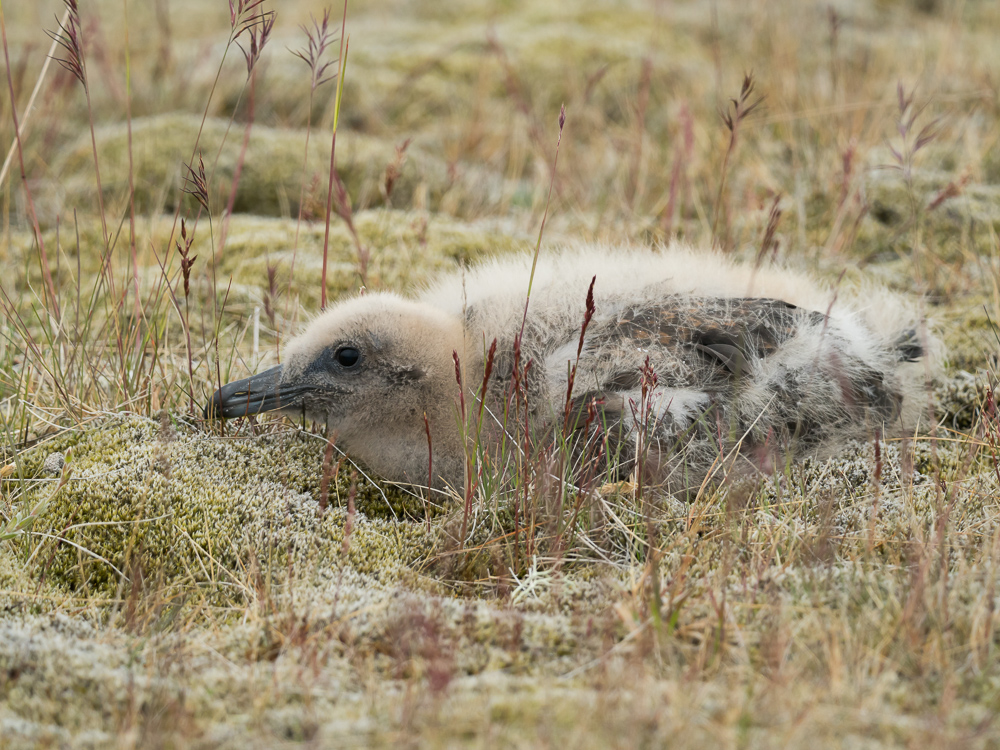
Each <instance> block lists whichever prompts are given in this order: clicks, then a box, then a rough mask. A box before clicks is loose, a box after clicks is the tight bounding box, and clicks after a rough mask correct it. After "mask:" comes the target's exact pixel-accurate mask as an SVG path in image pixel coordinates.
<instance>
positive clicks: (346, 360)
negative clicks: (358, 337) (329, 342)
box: [334, 346, 361, 367]
mask: <svg viewBox="0 0 1000 750" xmlns="http://www.w3.org/2000/svg"><path fill="white" fill-rule="evenodd" d="M334 356H335V357H336V359H337V364H339V365H341V366H342V367H354V366H355V365H356V364H357V363H358V362H360V361H361V352H360V351H358V350H357V349H355V348H354V347H353V346H342V347H340V348H339V349H338V350H337V353H336V354H335V355H334Z"/></svg>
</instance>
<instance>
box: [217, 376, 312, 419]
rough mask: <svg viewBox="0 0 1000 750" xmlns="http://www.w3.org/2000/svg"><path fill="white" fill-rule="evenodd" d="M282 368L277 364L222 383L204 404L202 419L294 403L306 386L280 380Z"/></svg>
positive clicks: (294, 404) (272, 409) (280, 407)
mask: <svg viewBox="0 0 1000 750" xmlns="http://www.w3.org/2000/svg"><path fill="white" fill-rule="evenodd" d="M282 369H283V368H282V365H278V366H277V367H272V368H271V369H270V370H265V371H264V372H262V373H259V374H257V375H251V376H250V377H249V378H244V379H243V380H237V381H234V382H232V383H229V384H228V385H224V386H222V388H220V389H219V390H217V391H216V392H215V395H214V396H212V399H211V400H210V401H209V402H208V404H206V405H205V409H204V412H203V414H204V416H205V419H217V418H219V417H223V418H225V419H232V418H234V417H246V416H249V415H251V414H260V413H261V412H264V411H274V410H275V409H287V408H289V407H291V406H297V405H298V404H300V403H301V400H302V395H303V394H304V393H305V391H307V390H308V388H307V387H304V386H302V385H295V384H293V383H286V384H283V383H282V382H281V372H282Z"/></svg>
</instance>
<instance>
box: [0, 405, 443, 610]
mask: <svg viewBox="0 0 1000 750" xmlns="http://www.w3.org/2000/svg"><path fill="white" fill-rule="evenodd" d="M70 450H71V451H72V452H71V459H70V466H71V467H72V478H71V480H70V481H69V482H68V483H67V484H66V486H65V487H63V488H62V489H60V490H59V491H58V492H56V493H55V495H54V496H53V498H52V500H51V501H50V503H49V505H48V506H47V508H46V509H45V512H44V515H43V516H42V518H41V519H40V520H39V522H38V523H37V524H36V527H35V530H36V531H42V530H44V531H45V532H46V533H49V534H52V535H54V536H58V537H59V538H60V539H62V540H66V541H67V542H70V543H72V544H67V543H61V542H59V543H52V544H49V545H48V546H47V547H46V548H44V549H43V550H42V551H41V552H40V553H39V554H38V555H37V556H36V557H37V560H38V571H37V572H38V573H39V574H40V575H43V576H44V577H46V578H48V579H51V580H52V581H54V582H56V583H59V584H61V585H63V586H66V587H68V588H69V589H71V590H82V591H87V592H97V593H103V594H105V595H107V594H113V593H115V592H116V590H117V587H118V586H119V583H120V578H119V575H118V574H117V573H116V572H115V569H116V568H117V570H118V571H121V572H123V573H125V574H126V575H129V576H130V577H134V576H132V575H131V568H130V566H133V567H135V569H136V570H140V571H142V572H143V574H144V575H145V576H146V577H150V576H155V575H158V576H161V577H162V580H163V581H164V582H165V583H171V582H175V581H178V580H180V579H186V580H188V581H189V582H211V583H214V584H219V585H220V586H222V587H225V586H232V585H233V584H234V583H236V584H239V583H240V582H243V581H244V580H245V579H246V577H247V573H246V571H247V569H248V567H250V566H252V565H253V564H255V562H256V563H259V561H261V560H263V561H264V562H265V563H266V564H267V565H270V566H272V567H273V568H275V569H281V568H282V567H284V566H286V565H289V564H291V563H292V561H296V562H302V561H305V560H309V561H311V562H313V563H315V564H325V565H339V564H340V556H341V546H342V541H343V529H344V523H345V520H346V510H345V507H344V506H345V505H346V501H347V497H348V494H349V493H351V492H354V494H355V504H356V507H357V518H356V519H355V523H354V529H353V531H352V536H351V541H350V554H349V561H350V564H352V565H353V566H355V567H356V568H357V569H358V570H359V571H362V572H372V571H380V572H383V573H387V574H390V575H391V574H392V573H393V571H394V570H395V569H396V568H398V567H399V566H400V565H403V564H406V563H408V562H412V561H414V560H416V559H419V558H420V557H421V555H425V554H426V552H427V545H428V540H427V538H426V532H425V531H424V528H425V527H424V526H423V525H422V524H420V523H410V522H408V521H406V520H402V519H405V518H407V517H420V516H422V514H423V504H422V502H421V501H420V499H419V498H416V497H414V496H412V495H410V494H408V493H404V492H402V491H401V490H398V489H394V488H391V487H386V488H382V487H379V486H377V485H375V484H373V483H371V482H370V481H368V480H367V479H366V478H365V477H364V476H363V475H362V474H358V475H357V479H356V480H355V478H354V474H353V472H351V471H350V470H349V466H348V468H344V469H342V470H341V471H340V472H339V473H338V474H337V476H336V479H335V481H334V482H332V483H331V486H330V489H329V503H330V507H329V509H328V510H327V512H326V513H325V514H324V513H322V512H321V510H320V505H319V502H318V500H319V497H320V483H321V478H322V468H321V467H322V463H323V453H324V450H325V445H324V441H322V440H317V439H316V438H314V437H311V436H308V435H305V434H303V433H299V432H287V433H281V434H267V435H262V436H260V437H258V438H254V439H227V438H209V437H206V436H204V435H199V434H196V433H190V432H187V433H186V434H180V435H178V434H174V433H173V431H172V430H165V429H163V428H162V427H161V426H160V425H158V424H157V423H156V422H154V421H152V420H149V419H144V418H140V417H135V416H127V415H122V416H119V417H115V418H111V419H108V420H105V421H104V422H103V423H102V424H101V425H99V426H97V427H95V428H93V429H89V430H87V431H86V432H85V433H80V432H76V431H73V432H68V433H65V434H64V435H61V436H59V437H56V438H55V439H52V440H49V441H47V442H46V443H45V444H44V446H41V447H39V448H36V449H34V450H30V451H28V452H26V453H25V454H24V461H23V466H24V469H25V472H26V474H27V475H28V476H31V477H35V476H38V475H39V474H40V473H41V465H42V463H43V462H44V460H45V458H46V457H47V456H48V455H50V454H51V453H53V452H56V451H59V452H65V451H70ZM354 481H356V482H357V485H356V487H354V488H353V489H352V485H353V483H354ZM8 484H10V485H12V486H13V485H15V484H16V482H15V481H14V480H11V481H10V482H8ZM37 484H39V485H40V486H38V487H37V489H34V490H32V491H31V492H29V493H28V494H27V495H26V496H24V497H22V498H20V502H21V503H22V504H25V505H26V506H27V507H31V506H33V505H34V503H35V502H37V500H38V499H39V498H40V497H42V496H43V495H45V494H46V493H51V492H52V487H53V486H54V484H55V480H54V479H52V480H47V481H46V480H40V481H39V482H37ZM72 545H76V546H72ZM112 566H114V567H112Z"/></svg>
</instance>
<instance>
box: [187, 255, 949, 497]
mask: <svg viewBox="0 0 1000 750" xmlns="http://www.w3.org/2000/svg"><path fill="white" fill-rule="evenodd" d="M530 266H531V258H530V257H523V256H518V257H508V258H503V259H498V260H495V261H492V262H489V263H487V264H484V265H482V266H479V267H477V268H474V269H472V270H471V271H468V272H466V273H456V274H454V275H452V276H449V277H446V278H444V279H442V280H441V281H440V282H439V283H438V284H436V285H434V286H433V287H431V288H429V289H428V290H426V291H425V292H424V293H423V294H422V295H421V296H420V297H419V298H418V299H415V300H408V299H404V298H402V297H399V296H397V295H394V294H382V293H379V294H371V293H369V294H367V295H365V296H363V297H357V298H354V299H351V300H347V301H345V302H342V303H340V304H338V305H336V306H335V307H333V308H332V309H330V310H329V311H327V312H326V313H324V314H323V315H321V316H319V317H318V318H317V319H316V320H314V321H313V322H312V323H311V324H310V325H309V326H308V327H307V328H306V330H305V331H304V332H303V333H302V334H301V335H300V336H299V337H297V338H296V339H295V340H293V341H292V342H291V343H290V344H289V345H288V347H287V349H286V353H285V362H284V365H282V366H280V367H278V368H274V369H272V370H270V371H268V372H266V373H262V374H261V375H258V376H254V377H251V378H248V379H246V380H244V381H239V382H237V383H232V384H230V385H228V386H226V387H224V388H223V389H221V390H220V391H219V392H218V393H216V394H215V396H214V397H213V400H212V402H211V403H210V404H209V406H208V407H206V416H209V415H211V414H215V415H221V416H225V417H234V416H241V415H245V414H253V413H257V412H261V411H267V410H271V409H283V410H285V411H286V412H289V413H295V414H302V413H304V414H305V415H306V416H307V417H308V418H311V419H313V420H315V421H317V422H319V423H321V424H325V425H326V426H327V428H328V429H329V430H330V431H331V433H333V434H336V436H337V440H338V443H339V444H340V445H341V446H342V447H343V448H344V449H345V450H346V451H347V452H348V453H349V454H351V455H353V456H354V457H356V458H358V459H360V460H362V461H363V462H365V463H366V464H368V465H369V466H370V467H371V468H372V469H374V470H375V471H376V472H378V473H379V474H381V475H382V476H384V477H385V478H387V479H391V480H398V481H404V482H409V483H412V484H426V483H427V481H428V465H429V462H428V458H429V456H428V441H427V435H426V427H427V426H429V427H430V432H431V437H432V441H431V442H432V445H433V455H432V456H431V457H430V458H431V466H432V467H433V472H432V482H433V484H434V485H435V486H438V487H444V486H451V487H453V488H457V489H461V487H462V485H463V482H464V479H465V475H464V466H465V455H466V454H465V442H464V441H465V440H466V439H467V438H466V437H465V436H467V435H469V434H477V433H479V434H480V435H481V438H480V439H481V441H482V442H483V443H485V444H486V446H487V452H490V450H491V446H492V448H493V449H495V447H496V446H497V445H499V444H500V442H501V441H503V440H505V439H506V440H510V439H511V438H515V439H516V443H515V444H516V446H517V448H518V449H520V448H522V447H523V444H524V441H522V440H521V439H520V437H521V436H522V432H523V430H522V427H523V425H524V424H525V417H524V413H525V412H524V409H525V408H527V425H528V430H529V431H530V433H531V435H532V438H533V441H534V444H535V445H539V444H544V443H545V441H546V440H550V439H551V437H552V436H553V435H554V434H562V433H565V436H568V437H569V443H570V444H572V445H573V446H574V449H575V452H576V458H577V460H585V459H589V460H591V461H592V465H593V466H599V467H600V470H601V471H605V472H610V473H617V474H618V475H619V476H621V477H622V478H624V477H626V476H627V475H628V474H629V473H630V472H632V471H633V470H634V468H635V464H636V458H637V455H641V456H642V462H643V466H644V469H645V471H646V473H647V474H648V475H649V477H648V479H649V480H650V481H656V482H660V483H662V484H663V485H664V486H666V487H667V488H668V489H671V490H674V491H685V490H690V489H692V488H697V487H699V486H700V485H701V484H702V482H703V481H704V479H705V478H706V476H708V475H709V474H710V473H714V472H719V469H720V467H725V471H730V470H731V469H735V470H736V471H743V470H745V469H747V468H749V467H756V468H758V469H769V468H771V467H773V466H774V465H775V463H776V462H775V459H776V458H779V457H780V458H781V459H784V458H786V457H789V456H791V457H801V456H807V455H822V454H827V453H830V452H832V451H834V450H836V448H837V447H838V446H839V445H840V444H842V443H843V441H845V440H847V439H850V438H854V437H861V436H864V435H866V434H869V433H871V432H872V431H874V430H879V431H880V432H882V433H901V432H906V431H909V430H912V429H913V428H914V426H915V425H916V423H917V422H918V419H919V415H920V410H921V404H922V399H921V398H920V397H919V394H920V392H921V389H922V388H923V384H924V383H925V381H926V379H927V377H928V376H929V373H932V372H933V366H934V365H933V359H934V357H933V355H934V351H935V349H936V345H935V343H934V340H933V338H932V337H930V336H929V335H928V333H927V331H926V328H925V326H924V325H923V324H922V321H921V318H920V316H919V315H917V314H916V313H915V312H914V311H913V309H911V308H910V307H909V306H908V305H907V304H906V303H905V302H903V301H902V300H901V299H900V298H898V297H896V296H894V295H892V294H890V293H888V292H887V291H885V290H884V289H881V288H868V289H864V290H861V291H859V292H854V293H849V292H847V291H845V290H840V291H839V292H838V293H836V294H835V293H833V292H831V291H830V290H827V289H825V288H823V287H822V286H821V285H818V284H816V283H815V282H813V281H811V280H810V279H808V278H806V277H804V276H802V275H799V274H795V273H792V272H789V271H785V270H766V271H763V270H755V269H753V268H750V267H746V266H740V265H737V264H733V263H730V262H728V261H727V260H725V259H722V258H721V257H719V256H718V255H715V254H713V253H704V252H703V253H699V252H695V251H692V250H689V249H684V248H670V249H660V250H644V249H631V248H609V247H597V246H585V247H578V248H575V249H568V250H565V251H563V252H561V253H552V254H545V253H543V255H542V258H541V259H540V260H539V264H538V268H537V271H536V275H535V279H534V284H533V287H532V291H531V299H530V302H529V303H528V307H527V316H526V317H525V297H526V293H527V290H528V279H529V273H530ZM592 279H595V280H594V288H593V289H594V309H593V318H592V319H591V320H590V322H589V325H588V327H587V330H586V335H585V337H584V340H583V345H582V350H581V353H580V357H579V359H577V349H578V347H579V345H580V333H581V325H582V323H583V320H584V316H585V312H586V302H585V300H586V297H587V291H588V287H589V285H590V283H591V281H592ZM522 327H523V336H521V333H522ZM519 337H520V338H519ZM494 340H496V342H497V343H496V354H495V356H494V358H493V361H492V372H491V375H490V378H489V380H488V383H487V387H486V389H485V393H484V394H483V403H482V407H483V408H482V410H481V411H482V414H483V415H484V416H483V419H482V425H481V431H479V430H477V427H478V425H477V422H476V419H477V415H478V414H479V413H480V408H479V401H478V397H479V396H480V386H481V384H482V382H483V379H484V370H485V368H486V366H487V360H488V356H487V351H488V350H489V348H490V345H491V343H492V342H493V341H494ZM456 356H457V358H458V360H459V362H460V363H461V374H462V382H463V384H464V389H465V394H464V395H465V404H466V416H465V417H464V418H463V417H460V416H459V406H458V404H459V401H460V399H459V395H460V394H459V387H458V385H457V382H456V369H455V357H456ZM529 363H530V364H529ZM574 367H575V368H576V369H575V382H574V387H573V392H572V395H571V398H570V399H569V400H568V401H567V381H568V373H569V372H570V370H571V369H572V368H574ZM515 391H517V394H516V395H515V393H514V392H515ZM515 409H517V410H519V411H518V415H519V416H518V417H517V418H516V419H515V418H514V416H513V415H514V411H515ZM425 416H426V422H425ZM563 444H564V445H565V444H566V443H565V442H564V443H563ZM637 451H638V454H637ZM493 452H494V453H497V451H495V450H494V451H493ZM724 457H728V458H729V464H726V462H725V461H724V460H722V459H723V458H724ZM721 473H725V472H720V475H721Z"/></svg>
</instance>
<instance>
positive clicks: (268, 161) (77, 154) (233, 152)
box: [50, 114, 488, 219]
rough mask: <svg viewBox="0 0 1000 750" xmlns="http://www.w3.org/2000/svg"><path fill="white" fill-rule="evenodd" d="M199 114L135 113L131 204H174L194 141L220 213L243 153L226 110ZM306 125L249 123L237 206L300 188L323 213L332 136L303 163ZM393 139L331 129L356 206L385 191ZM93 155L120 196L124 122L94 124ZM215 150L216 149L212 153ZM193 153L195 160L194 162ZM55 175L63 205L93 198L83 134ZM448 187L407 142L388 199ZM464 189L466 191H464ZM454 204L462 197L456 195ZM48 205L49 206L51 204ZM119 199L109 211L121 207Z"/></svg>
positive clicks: (274, 207) (188, 201) (264, 211)
mask: <svg viewBox="0 0 1000 750" xmlns="http://www.w3.org/2000/svg"><path fill="white" fill-rule="evenodd" d="M200 126H201V120H200V118H198V117H195V116H190V115H181V114H169V115H159V116H154V117H148V118H137V119H136V120H135V121H134V122H133V123H132V144H133V145H132V158H133V174H134V175H135V201H136V211H137V212H142V213H157V212H172V211H173V210H174V209H175V206H176V201H177V199H178V197H180V196H183V194H182V192H181V190H182V189H185V188H187V187H189V185H188V183H187V182H186V181H185V178H187V177H188V176H189V173H188V171H187V169H186V167H185V165H186V164H188V163H189V162H190V159H191V151H192V148H194V145H195V144H196V143H197V144H198V152H199V153H200V154H201V157H202V158H203V159H204V165H205V172H206V176H207V178H208V182H209V189H210V193H209V203H210V206H211V208H212V211H213V212H215V213H221V211H222V209H223V208H225V207H226V205H227V204H228V201H229V194H230V192H231V190H232V183H233V181H234V180H235V178H236V173H237V168H238V165H239V164H240V162H241V151H242V145H243V132H242V128H241V127H240V126H239V125H238V124H236V125H233V126H232V127H230V124H229V123H228V122H227V121H226V120H221V119H209V120H207V121H206V122H205V125H204V128H203V129H202V131H201V139H200V140H199V139H198V131H199V127H200ZM305 142H306V133H305V131H304V130H303V131H297V130H286V129H280V130H279V129H274V128H269V127H267V126H265V125H261V124H256V125H254V126H253V128H252V129H251V134H250V140H249V142H248V144H247V151H246V155H245V157H244V158H243V159H242V171H241V172H240V175H239V184H238V186H237V191H236V196H235V202H234V204H233V210H234V211H236V212H241V213H252V214H257V215H263V216H286V217H294V216H297V215H298V212H299V205H300V195H301V194H302V190H303V186H305V188H306V189H305V195H304V197H305V200H304V201H303V203H302V205H303V207H304V210H305V216H306V217H307V218H311V219H315V218H318V217H321V216H323V215H324V212H325V206H326V188H327V183H328V174H329V169H330V143H329V139H328V138H325V137H320V135H319V134H316V133H314V134H313V137H312V138H311V140H310V144H309V155H308V159H307V160H306V162H305V165H304V170H303V158H304V156H305ZM396 145H397V144H396V143H395V142H393V141H389V140H381V139H379V138H376V137H372V136H369V135H364V134H361V133H350V132H346V131H345V132H342V133H340V134H339V136H338V139H337V170H338V174H339V175H340V177H341V179H342V180H343V181H344V184H345V186H346V188H347V192H348V195H349V196H350V199H351V202H352V204H353V206H354V207H355V209H361V208H365V207H369V206H378V205H382V204H383V203H384V195H383V194H382V192H380V191H382V188H383V182H384V173H385V169H386V167H387V166H388V164H389V163H390V162H392V161H393V159H394V158H395V156H396ZM97 148H98V158H99V159H100V163H101V178H102V188H103V191H104V196H105V201H107V202H109V205H112V202H116V201H120V200H122V197H123V196H126V195H127V194H128V169H129V160H128V131H127V130H126V128H125V127H124V126H122V125H110V126H106V127H103V128H101V129H99V131H98V133H97ZM216 155H218V157H217V159H216ZM197 161H198V157H197V156H196V158H195V163H194V165H193V166H194V168H195V169H198V163H197ZM54 162H55V163H54V165H53V176H54V178H55V179H58V181H59V183H60V184H61V186H62V190H61V191H60V192H61V197H60V200H61V203H60V204H59V206H57V207H53V208H56V209H57V210H58V211H60V212H61V213H66V212H69V211H71V210H72V209H74V208H79V209H89V207H90V205H91V203H92V201H93V190H94V187H93V186H94V174H93V155H92V151H91V143H90V136H89V134H88V135H86V136H82V137H81V138H80V139H79V140H78V141H77V142H75V143H71V144H69V145H67V146H66V148H65V149H64V150H63V151H62V152H61V153H60V154H58V155H57V157H56V159H55V160H54ZM465 174H466V175H467V178H466V179H468V180H472V181H476V182H481V181H482V180H483V179H488V178H487V176H486V175H484V174H481V173H480V172H479V171H478V170H476V169H474V168H470V169H469V170H466V171H465ZM454 187H461V186H460V185H456V184H455V177H454V175H452V176H449V173H448V169H447V168H446V166H445V164H444V163H443V162H442V161H440V160H439V159H438V158H435V157H433V156H431V155H429V154H428V153H427V152H426V151H424V150H423V149H422V148H421V146H420V145H419V144H413V145H411V146H410V147H409V149H408V150H407V160H406V163H405V164H404V165H403V168H402V171H401V173H400V175H399V177H398V179H397V180H396V182H395V186H394V188H393V192H392V200H393V202H394V203H395V204H396V205H404V206H409V205H412V204H413V203H414V199H415V196H417V195H418V194H419V195H421V196H424V197H423V198H421V199H420V200H421V201H423V202H425V203H426V201H428V200H430V201H432V202H434V203H436V202H438V201H441V200H443V199H444V198H445V196H446V195H447V194H448V193H449V191H451V190H452V189H453V188H454ZM465 192H468V191H465ZM184 201H185V205H186V210H188V211H190V212H192V213H193V211H194V210H195V209H197V203H195V201H194V198H193V197H191V196H184ZM453 205H454V207H455V208H456V209H457V210H458V209H460V206H461V203H459V204H453ZM50 210H51V209H50ZM117 210H118V209H117V207H116V208H114V209H113V210H112V212H113V213H114V212H117Z"/></svg>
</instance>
